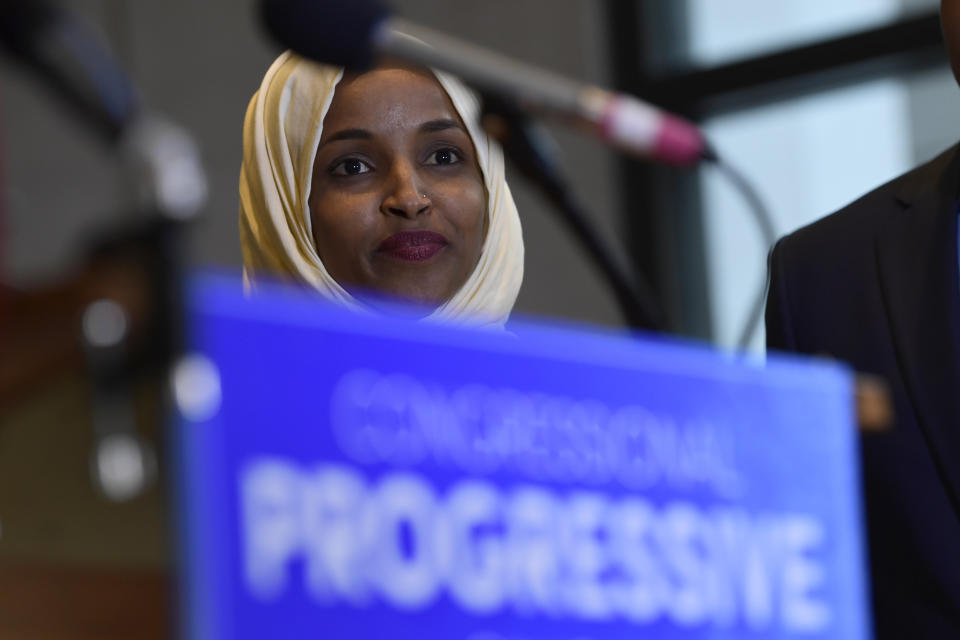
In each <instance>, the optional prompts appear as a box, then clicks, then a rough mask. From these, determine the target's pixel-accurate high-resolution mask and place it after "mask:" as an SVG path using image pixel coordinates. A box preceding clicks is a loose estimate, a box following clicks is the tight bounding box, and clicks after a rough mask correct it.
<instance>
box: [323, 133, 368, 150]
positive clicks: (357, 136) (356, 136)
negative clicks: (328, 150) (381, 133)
mask: <svg viewBox="0 0 960 640" xmlns="http://www.w3.org/2000/svg"><path fill="white" fill-rule="evenodd" d="M371 138H373V134H372V133H370V132H369V131H367V130H366V129H342V130H340V131H337V132H336V133H332V134H330V137H329V138H327V139H326V140H324V141H323V142H322V143H320V146H321V147H323V146H326V145H328V144H330V143H331V142H336V141H337V140H370V139H371Z"/></svg>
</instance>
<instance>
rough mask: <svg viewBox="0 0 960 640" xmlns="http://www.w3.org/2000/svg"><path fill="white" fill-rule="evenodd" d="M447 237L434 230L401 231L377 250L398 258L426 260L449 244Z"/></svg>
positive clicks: (381, 244) (412, 260)
mask: <svg viewBox="0 0 960 640" xmlns="http://www.w3.org/2000/svg"><path fill="white" fill-rule="evenodd" d="M447 244H448V243H447V239H446V238H444V237H443V236H442V235H440V234H439V233H435V232H433V231H401V232H400V233H395V234H393V235H392V236H390V237H389V238H387V239H386V240H384V241H383V242H381V243H380V246H379V247H377V251H378V252H380V253H384V254H387V255H388V256H390V257H393V258H397V259H398V260H406V261H407V262H424V261H426V260H429V259H430V258H432V257H433V256H435V255H436V254H437V252H439V251H440V250H441V249H443V248H444V247H446V246H447Z"/></svg>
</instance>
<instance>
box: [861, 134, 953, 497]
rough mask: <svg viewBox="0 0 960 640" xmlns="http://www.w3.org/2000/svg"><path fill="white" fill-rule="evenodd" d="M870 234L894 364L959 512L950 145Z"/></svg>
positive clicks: (908, 182) (903, 192)
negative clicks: (874, 247)
mask: <svg viewBox="0 0 960 640" xmlns="http://www.w3.org/2000/svg"><path fill="white" fill-rule="evenodd" d="M911 178H912V179H908V180H906V181H905V183H904V186H903V188H902V189H901V190H900V192H899V193H898V195H897V199H898V200H899V202H900V204H901V205H902V206H901V207H898V210H896V211H894V212H892V213H891V214H890V215H889V217H888V218H887V220H886V221H885V223H884V224H882V225H881V226H880V229H879V231H878V235H877V243H876V249H877V263H878V269H879V275H880V286H881V289H882V291H883V296H884V304H885V306H886V312H887V316H888V318H889V320H890V328H891V332H892V334H893V342H894V346H895V350H896V354H897V360H898V364H899V367H900V370H901V373H902V375H903V379H904V381H905V382H906V387H907V393H908V395H909V396H910V401H911V404H912V406H913V409H914V411H915V415H916V417H917V422H918V424H919V426H920V428H921V429H922V430H923V433H924V435H925V437H926V439H927V442H928V444H929V446H930V449H931V451H932V453H933V456H934V459H935V460H936V461H937V465H938V467H939V470H940V475H941V477H942V478H943V480H944V482H945V483H946V485H947V487H948V490H949V493H950V494H951V496H952V498H953V504H954V507H955V508H957V509H958V510H960V276H958V262H957V214H956V198H957V183H958V179H960V153H958V152H957V150H956V148H955V149H952V150H951V151H950V152H948V153H946V154H944V155H943V156H941V157H940V158H937V160H934V161H933V162H931V163H930V164H929V165H927V166H926V167H924V168H922V169H920V170H919V171H917V172H916V173H915V174H913V175H912V176H911Z"/></svg>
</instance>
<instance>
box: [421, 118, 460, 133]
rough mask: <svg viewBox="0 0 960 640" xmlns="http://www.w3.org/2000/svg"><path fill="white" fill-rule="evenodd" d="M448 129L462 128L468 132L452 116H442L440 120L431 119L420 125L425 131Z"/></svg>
mask: <svg viewBox="0 0 960 640" xmlns="http://www.w3.org/2000/svg"><path fill="white" fill-rule="evenodd" d="M447 129H460V130H461V131H463V132H464V133H466V132H467V131H466V129H464V128H463V125H462V124H460V123H459V122H457V121H456V120H453V119H452V118H440V119H438V120H429V121H427V122H424V123H423V124H421V125H420V131H422V132H423V133H435V132H437V131H446V130H447Z"/></svg>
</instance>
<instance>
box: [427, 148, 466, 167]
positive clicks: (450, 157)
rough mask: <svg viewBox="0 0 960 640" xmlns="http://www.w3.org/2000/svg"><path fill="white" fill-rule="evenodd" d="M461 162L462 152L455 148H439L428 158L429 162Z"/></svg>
mask: <svg viewBox="0 0 960 640" xmlns="http://www.w3.org/2000/svg"><path fill="white" fill-rule="evenodd" d="M457 162H460V154H459V153H458V152H457V151H456V150H454V149H437V150H436V151H434V152H433V153H431V154H430V157H429V158H427V164H455V163H457Z"/></svg>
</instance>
